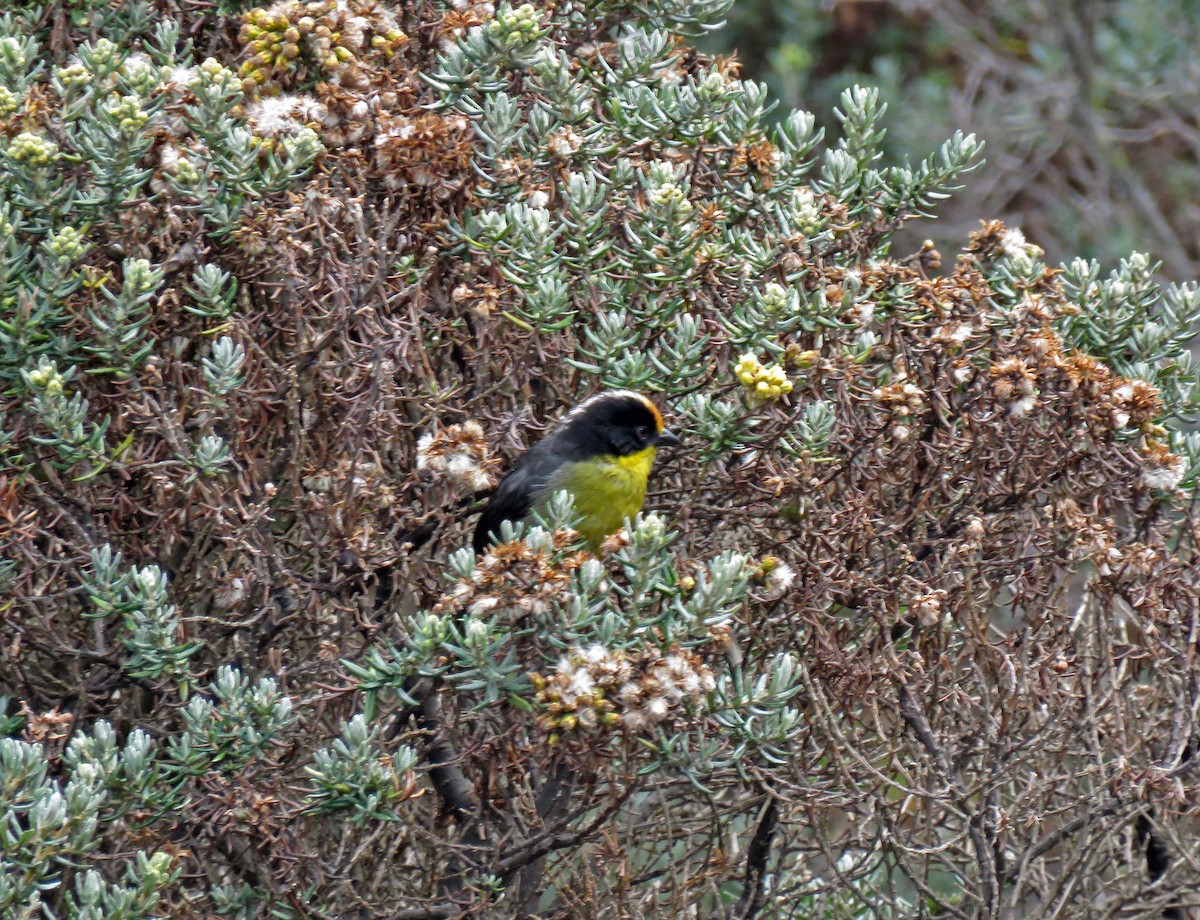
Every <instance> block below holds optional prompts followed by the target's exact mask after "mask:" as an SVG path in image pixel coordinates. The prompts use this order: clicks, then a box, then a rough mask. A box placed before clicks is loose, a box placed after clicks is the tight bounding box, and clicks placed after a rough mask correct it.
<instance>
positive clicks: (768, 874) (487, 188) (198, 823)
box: [0, 0, 1200, 918]
mask: <svg viewBox="0 0 1200 920" xmlns="http://www.w3.org/2000/svg"><path fill="white" fill-rule="evenodd" d="M723 6H724V4H723V3H721V2H710V3H706V4H695V3H687V4H683V3H675V2H672V0H654V2H650V3H645V4H638V5H633V4H625V3H622V2H619V0H609V2H605V3H599V4H563V5H559V6H556V7H553V8H535V7H533V6H531V5H525V6H520V7H516V8H514V7H512V6H509V5H507V4H501V5H499V6H497V7H495V8H493V7H492V5H491V4H490V3H471V2H469V0H468V2H461V3H453V4H449V5H447V4H441V3H426V4H415V5H411V6H405V7H403V8H397V9H396V10H391V9H389V8H388V7H385V6H383V5H382V4H379V3H376V2H374V0H347V2H344V3H333V2H326V0H314V2H299V0H280V2H277V3H275V4H273V5H271V6H269V7H265V8H261V9H250V10H246V11H244V12H243V11H240V10H236V9H235V10H226V11H223V12H222V11H201V10H197V9H195V8H186V9H183V10H180V9H175V8H174V7H167V6H164V7H163V9H161V10H156V9H152V8H151V7H150V6H149V5H146V4H126V5H123V6H122V8H121V9H118V10H109V9H92V8H91V7H90V6H81V7H77V8H75V10H74V13H73V16H74V18H73V20H72V21H73V23H74V24H73V26H72V27H71V28H67V27H66V26H65V25H63V22H62V21H60V20H58V19H56V18H55V17H54V15H52V12H53V11H50V10H40V9H34V10H31V11H29V12H27V13H23V14H21V15H20V16H15V15H12V14H10V15H9V16H8V17H7V18H5V19H3V20H0V33H2V35H0V51H2V52H3V56H2V57H0V61H2V62H3V70H0V83H2V84H3V85H4V86H5V87H6V90H7V92H8V93H9V94H10V95H11V96H12V98H13V99H14V100H15V102H14V103H13V105H14V107H13V108H11V110H10V112H9V113H8V115H7V116H6V118H7V120H6V121H5V122H4V150H5V154H4V156H5V158H6V162H7V164H8V168H6V169H5V170H4V171H3V172H0V190H2V194H3V204H2V207H0V213H2V215H3V223H4V225H5V229H6V234H5V239H6V243H5V249H4V263H3V266H4V268H3V276H2V277H3V294H2V296H3V298H4V305H5V307H4V319H3V325H2V326H0V345H2V347H3V351H2V353H0V354H2V356H3V357H2V359H0V374H2V375H3V384H4V391H3V392H4V403H3V425H2V428H3V434H2V435H0V449H2V450H3V456H4V459H5V465H6V467H7V472H6V473H5V474H4V479H3V483H2V488H0V501H2V503H3V518H2V520H3V522H4V523H3V527H4V535H5V557H4V558H5V561H4V567H3V569H2V570H0V577H2V578H3V581H4V590H5V594H6V596H7V597H8V598H9V600H8V601H7V602H6V604H5V606H4V607H3V608H2V613H3V618H2V619H0V630H2V631H3V637H2V638H3V645H2V647H3V650H4V651H3V655H4V658H3V662H4V669H3V677H2V678H0V689H2V690H3V691H4V692H6V693H8V694H10V695H11V697H12V698H13V699H12V700H11V702H10V704H9V706H8V707H7V709H6V710H4V712H5V713H6V715H5V724H4V726H3V727H4V728H5V734H6V735H7V736H8V737H6V738H5V739H4V740H3V741H2V742H0V771H2V773H0V781H2V782H3V786H4V791H5V795H4V796H3V797H2V798H0V809H3V816H2V817H3V820H2V821H0V828H2V830H0V834H2V835H3V839H4V854H5V855H4V862H3V864H2V867H3V868H2V874H0V907H2V908H3V910H4V912H5V913H6V915H8V914H12V915H14V916H20V917H25V916H34V915H36V914H37V913H39V912H40V913H43V914H45V915H48V916H62V917H73V916H96V917H99V916H105V917H109V916H120V917H130V918H134V917H149V916H157V915H169V916H180V917H184V916H192V915H196V916H211V915H214V914H215V915H218V916H231V917H253V916H266V915H271V916H277V917H290V916H295V917H308V916H311V917H329V916H353V915H357V916H379V917H385V916H386V917H407V918H417V917H430V918H433V917H456V916H484V915H487V916H491V915H495V916H527V915H530V914H537V915H540V916H563V917H565V916H589V917H595V916H598V917H623V916H656V917H657V916H662V917H668V916H684V915H692V914H696V915H699V914H702V913H703V914H708V915H712V916H730V917H733V916H737V917H751V916H764V917H766V916H772V917H815V916H828V917H840V916H871V915H876V914H881V913H884V912H889V913H895V914H897V915H933V914H939V913H940V914H945V915H956V916H987V917H998V916H1001V914H1002V912H1006V911H1007V912H1016V913H1026V914H1031V915H1032V914H1039V915H1050V914H1051V913H1052V912H1053V911H1057V912H1058V915H1059V916H1080V917H1082V916H1094V915H1095V912H1096V911H1098V910H1109V911H1114V912H1115V911H1118V910H1121V911H1124V912H1125V914H1126V915H1130V916H1132V915H1137V916H1146V917H1149V916H1158V915H1160V914H1161V913H1162V912H1163V910H1164V909H1168V908H1169V909H1171V910H1183V909H1185V908H1186V906H1188V905H1190V904H1194V903H1195V894H1194V887H1195V886H1194V885H1193V884H1191V880H1190V879H1189V877H1188V869H1187V866H1188V865H1189V861H1190V860H1194V859H1195V856H1196V844H1195V842H1194V841H1195V840H1196V835H1195V833H1194V829H1195V806H1194V790H1193V789H1192V788H1191V786H1190V785H1189V783H1188V775H1189V771H1190V769H1191V767H1192V761H1193V751H1194V746H1193V742H1192V737H1193V731H1194V727H1195V719H1194V715H1193V713H1194V708H1195V707H1194V700H1193V695H1194V694H1193V691H1194V687H1195V677H1196V675H1195V668H1194V665H1193V664H1192V661H1193V650H1192V645H1193V644H1194V642H1195V638H1194V636H1193V635H1192V633H1193V630H1194V627H1193V620H1194V617H1195V610H1196V577H1195V571H1196V566H1195V559H1194V552H1195V550H1194V539H1193V536H1194V527H1195V522H1194V519H1193V518H1192V516H1191V515H1192V511H1191V508H1190V505H1189V500H1190V496H1191V494H1192V493H1193V490H1194V487H1195V484H1196V476H1197V471H1198V470H1200V442H1198V439H1197V438H1196V437H1195V436H1192V435H1187V434H1185V433H1184V432H1183V426H1182V423H1183V422H1184V421H1185V420H1186V419H1188V418H1189V417H1190V414H1191V413H1192V412H1193V411H1194V410H1195V408H1196V402H1197V396H1196V373H1195V370H1194V369H1193V367H1192V365H1191V362H1190V359H1189V356H1188V354H1187V351H1186V346H1187V330H1188V329H1189V328H1190V325H1191V323H1192V322H1193V321H1194V320H1195V318H1196V317H1197V316H1198V315H1200V292H1198V290H1197V288H1196V287H1194V286H1192V285H1181V286H1172V287H1168V288H1165V289H1164V288H1162V287H1160V286H1159V285H1158V284H1157V283H1156V282H1155V280H1154V274H1155V269H1156V266H1155V265H1154V264H1153V263H1152V262H1151V260H1150V259H1148V258H1147V257H1145V256H1142V255H1133V256H1131V257H1129V258H1128V259H1126V260H1125V261H1123V262H1122V263H1121V264H1120V266H1119V267H1118V268H1116V269H1115V270H1113V271H1111V272H1104V271H1103V270H1102V269H1101V268H1100V266H1098V265H1096V264H1094V263H1089V262H1085V261H1077V262H1074V263H1072V264H1070V265H1068V266H1065V267H1063V268H1051V267H1048V266H1047V265H1046V264H1044V262H1043V261H1042V253H1041V252H1040V250H1038V249H1037V247H1035V246H1032V245H1030V244H1029V243H1027V242H1026V241H1025V239H1024V238H1023V237H1022V235H1021V233H1020V232H1019V231H1018V230H1016V229H1011V228H1006V227H1004V226H1003V225H1001V224H998V223H986V224H984V225H983V226H982V227H981V229H980V230H979V231H978V232H977V233H975V234H974V235H973V236H972V237H971V239H970V240H969V241H966V243H965V246H964V248H963V251H962V253H961V255H960V256H959V257H958V259H957V260H956V262H955V263H954V265H953V266H952V267H950V268H949V269H948V270H945V271H943V270H942V265H941V256H940V255H939V254H938V253H937V252H936V251H935V250H934V248H933V247H932V246H931V245H930V246H926V247H924V248H922V249H920V250H919V251H918V252H915V253H912V254H897V253H893V252H892V251H891V240H892V237H893V234H894V233H895V232H896V231H897V230H898V229H899V228H900V227H901V226H902V225H903V224H905V223H906V222H907V221H910V220H912V219H914V218H918V217H920V216H923V215H925V214H927V213H928V212H929V211H930V210H931V209H932V208H933V207H934V206H935V205H936V203H937V202H938V201H939V200H941V199H942V198H944V197H945V196H946V195H947V194H948V193H949V192H950V191H952V190H953V189H954V188H955V187H956V185H957V184H958V183H959V181H960V179H961V177H962V176H964V175H965V174H966V173H968V172H969V171H970V170H971V169H972V168H973V167H974V166H975V165H977V164H978V162H979V157H978V155H979V145H978V144H977V143H976V142H975V140H974V139H973V138H972V137H970V136H962V135H956V136H955V137H954V138H952V139H951V140H949V141H947V142H946V143H945V144H944V145H942V146H941V147H940V148H939V149H938V150H937V151H935V152H934V153H933V154H931V155H929V156H928V157H926V158H924V159H922V160H920V161H919V162H917V163H915V164H905V165H898V166H884V165H882V164H881V163H880V160H879V144H880V141H881V136H880V135H881V132H880V128H879V123H880V118H881V117H882V106H881V104H880V101H879V98H878V96H877V94H876V93H874V92H872V91H870V90H863V89H857V88H856V89H853V90H851V91H848V92H847V93H846V94H845V95H844V97H843V98H842V100H841V103H840V106H839V109H838V114H837V117H838V118H839V119H840V121H841V123H842V131H841V138H840V139H839V140H838V141H837V142H836V143H833V144H829V145H825V146H822V139H821V136H820V132H819V131H818V130H816V128H815V119H814V118H813V116H812V115H810V114H807V113H803V112H796V113H792V114H791V115H788V116H786V117H784V118H783V119H781V120H780V121H779V124H778V127H777V128H770V127H769V126H768V125H767V122H766V120H765V116H766V114H767V110H768V108H769V106H770V103H769V101H768V99H767V95H766V93H765V91H764V89H763V88H762V87H761V86H759V85H757V84H755V83H752V82H747V81H743V80H741V79H739V77H738V73H737V66H736V64H735V63H734V62H731V61H729V60H723V59H710V58H707V57H704V56H702V55H698V54H696V53H695V52H693V51H691V50H690V49H689V48H688V46H687V44H686V43H685V37H686V36H687V35H689V34H691V33H692V32H694V31H695V30H697V29H700V28H704V27H707V26H709V25H711V24H712V23H715V22H716V21H717V19H718V18H719V17H720V16H721V14H722V13H723ZM99 34H104V35H109V36H112V38H111V40H106V39H103V38H99V39H98V38H94V37H92V36H95V35H99ZM201 49H202V50H201ZM197 61H199V63H197ZM5 98H7V97H5ZM603 387H631V388H636V389H639V390H642V391H645V392H649V393H652V394H656V396H657V397H658V398H659V399H660V400H661V401H662V402H663V404H664V405H665V407H666V410H667V412H668V413H669V414H670V415H671V416H672V418H673V419H674V420H675V421H676V422H677V423H678V427H679V428H681V429H683V430H685V431H686V446H685V448H684V449H683V450H681V451H679V452H678V453H676V454H675V455H673V456H670V457H666V456H664V457H663V458H662V460H663V462H662V463H660V469H659V472H658V474H657V475H656V478H655V481H654V488H653V489H652V493H651V495H650V497H649V499H648V506H649V507H648V510H647V512H646V513H645V514H643V515H640V516H639V517H638V518H637V519H635V520H634V521H631V522H630V523H629V526H628V528H627V529H626V531H624V532H623V533H621V534H619V535H616V536H614V537H612V538H610V540H609V541H608V542H607V544H606V546H605V547H604V551H603V552H602V553H600V554H599V556H594V555H592V554H591V553H588V552H586V551H584V550H583V549H582V548H581V543H580V541H579V540H578V537H577V535H576V534H575V532H574V531H573V529H572V527H571V524H572V520H573V510H572V507H571V503H570V499H569V497H566V496H562V497H559V498H557V499H556V500H555V501H554V502H553V503H552V504H551V506H550V507H549V508H547V509H546V510H545V513H544V515H543V517H542V520H541V521H540V522H539V523H538V524H536V525H535V524H532V523H531V524H529V525H527V526H522V527H520V528H514V529H513V530H512V531H511V532H509V533H507V534H506V535H505V537H506V539H505V542H504V543H503V545H501V546H499V547H497V548H496V549H495V550H494V551H492V552H490V553H488V554H486V555H484V556H483V557H482V558H480V557H476V556H475V554H474V553H473V552H472V551H471V550H470V549H463V548H461V547H462V546H463V544H464V543H466V542H467V535H468V534H469V531H470V528H471V526H472V524H473V521H474V513H475V511H476V510H477V509H478V507H479V500H480V499H481V497H482V496H483V494H484V493H485V492H486V489H487V488H489V487H490V486H491V485H492V484H493V483H494V482H495V481H496V476H497V474H498V473H499V472H500V471H501V469H502V468H503V467H504V466H506V465H507V464H508V463H509V462H511V460H512V459H513V457H515V456H516V455H517V454H518V453H519V451H520V450H521V449H522V447H523V446H524V445H526V444H527V443H529V441H531V440H532V439H533V438H535V437H536V436H537V433H538V431H539V429H540V428H541V427H542V426H543V425H545V424H548V423H549V422H550V421H552V419H553V418H554V417H555V416H556V415H557V414H559V413H561V412H562V411H563V410H564V409H565V408H566V407H568V406H570V405H571V404H573V403H575V402H577V401H578V400H579V399H581V398H582V397H584V396H585V395H587V394H589V393H591V392H593V391H595V390H597V389H600V388H603Z"/></svg>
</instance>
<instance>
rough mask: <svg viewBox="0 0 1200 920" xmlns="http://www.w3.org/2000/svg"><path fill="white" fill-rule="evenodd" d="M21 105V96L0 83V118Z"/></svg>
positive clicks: (6, 116)
mask: <svg viewBox="0 0 1200 920" xmlns="http://www.w3.org/2000/svg"><path fill="white" fill-rule="evenodd" d="M20 107H21V97H20V96H18V95H17V94H16V93H14V92H13V91H12V90H11V89H9V88H8V87H7V86H4V85H0V118H8V116H9V115H11V114H12V113H13V112H15V111H16V110H17V109H19V108H20Z"/></svg>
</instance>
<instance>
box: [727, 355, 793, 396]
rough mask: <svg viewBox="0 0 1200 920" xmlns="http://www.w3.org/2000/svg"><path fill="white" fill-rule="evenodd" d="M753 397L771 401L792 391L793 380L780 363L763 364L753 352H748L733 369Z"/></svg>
mask: <svg viewBox="0 0 1200 920" xmlns="http://www.w3.org/2000/svg"><path fill="white" fill-rule="evenodd" d="M733 373H734V375H735V376H736V377H737V379H738V383H740V384H741V385H742V386H743V387H745V389H746V392H747V393H749V394H750V396H751V398H752V399H756V400H759V401H761V402H769V401H771V400H774V399H779V398H780V397H781V396H784V395H786V394H788V393H790V392H792V381H790V380H789V379H788V376H787V372H786V371H785V370H784V369H783V368H782V367H781V366H780V365H778V364H763V363H761V362H760V361H759V360H758V357H757V356H756V355H755V354H754V353H753V352H746V353H745V354H744V355H742V356H741V357H740V358H739V359H738V363H737V366H736V367H734V369H733Z"/></svg>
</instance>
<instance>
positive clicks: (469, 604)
mask: <svg viewBox="0 0 1200 920" xmlns="http://www.w3.org/2000/svg"><path fill="white" fill-rule="evenodd" d="M578 541H579V534H578V533H576V532H575V531H574V530H569V529H563V530H555V531H552V532H551V534H550V538H549V540H547V541H544V542H541V543H534V541H532V540H512V541H510V542H508V543H501V544H500V545H498V546H493V547H492V548H491V549H490V550H489V551H488V552H487V553H485V554H484V555H483V556H481V557H479V559H478V560H477V561H476V564H475V569H474V571H473V572H472V573H471V577H470V579H469V580H465V581H460V582H459V583H458V584H457V585H455V586H454V588H453V590H451V591H450V593H449V594H447V595H446V596H445V597H443V598H442V600H441V602H440V603H439V604H437V605H436V606H435V607H434V612H435V613H445V612H447V611H450V612H455V613H461V612H463V611H466V612H467V613H470V614H471V615H472V616H477V617H481V616H486V615H488V614H491V613H493V612H496V611H500V610H507V611H509V615H510V616H511V617H512V619H514V620H516V619H520V618H522V617H525V616H538V615H540V614H543V613H545V612H546V611H548V610H549V609H550V607H551V605H552V604H553V603H554V602H555V601H558V600H563V599H565V598H566V596H567V595H568V594H569V592H570V590H571V576H572V575H573V574H574V573H575V571H576V570H577V569H579V568H580V566H582V565H583V564H584V563H585V562H587V561H588V560H590V559H591V555H590V554H589V553H586V552H583V551H576V552H570V551H569V550H570V547H571V546H573V545H574V544H576V543H577V542H578ZM590 564H592V565H595V564H596V563H595V561H594V560H592V562H591V563H590Z"/></svg>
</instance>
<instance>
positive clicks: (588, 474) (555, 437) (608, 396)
mask: <svg viewBox="0 0 1200 920" xmlns="http://www.w3.org/2000/svg"><path fill="white" fill-rule="evenodd" d="M679 443H680V441H679V437H678V436H677V435H675V434H674V433H673V432H671V431H669V430H668V429H667V428H666V427H665V426H664V423H663V417H662V413H660V412H659V411H658V407H657V406H655V405H654V403H653V402H652V401H651V400H650V399H649V398H647V397H646V396H643V395H642V394H640V393H635V392H633V391H632V390H605V391H603V392H600V393H597V394H596V395H595V396H592V397H590V398H588V399H585V400H584V401H583V402H581V403H580V404H579V405H577V406H576V407H575V408H573V409H572V410H571V411H570V412H568V413H567V414H566V415H565V416H564V417H563V419H562V421H561V422H559V424H558V425H557V427H555V429H554V430H553V431H552V432H550V434H548V435H546V437H544V438H542V439H541V440H540V441H538V442H537V443H536V444H534V445H533V447H531V448H529V449H528V450H527V451H525V453H524V454H522V455H521V456H520V457H519V458H518V459H517V462H516V463H515V464H513V467H512V469H511V470H509V471H508V473H507V474H506V475H505V477H504V478H503V479H502V480H501V482H500V485H499V487H498V488H497V489H496V491H495V493H493V495H492V497H491V500H490V501H489V502H488V504H487V506H486V507H485V508H484V509H483V514H482V515H480V517H479V523H478V524H477V525H476V527H475V538H474V546H475V552H476V553H477V554H482V553H484V552H485V551H486V550H487V548H488V547H489V546H490V545H491V544H492V543H493V542H495V541H497V540H498V539H499V532H500V525H501V524H502V523H503V522H504V521H513V522H516V521H521V520H524V519H525V518H526V517H527V516H528V515H529V513H530V512H532V511H534V510H536V509H537V508H538V507H540V506H541V505H543V504H544V503H545V502H546V501H548V500H549V499H550V498H551V496H553V495H554V494H555V493H556V492H559V491H562V490H566V491H567V492H570V493H571V495H572V496H573V498H574V501H575V510H576V511H577V512H578V513H579V515H580V523H579V525H578V529H579V532H580V533H581V534H582V535H583V536H584V538H586V540H587V542H588V544H589V545H590V546H591V548H592V549H593V550H597V549H599V547H600V544H601V543H602V542H603V541H604V538H605V537H607V536H608V535H609V534H612V533H615V532H616V531H618V530H620V529H621V527H622V526H623V525H624V523H625V519H626V518H631V517H633V516H634V515H635V514H637V512H638V511H640V510H641V508H642V502H643V501H644V500H645V498H646V481H647V479H648V478H649V476H650V470H651V467H652V466H653V465H654V457H655V454H656V453H657V451H658V449H659V448H660V447H674V446H678V445H679Z"/></svg>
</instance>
